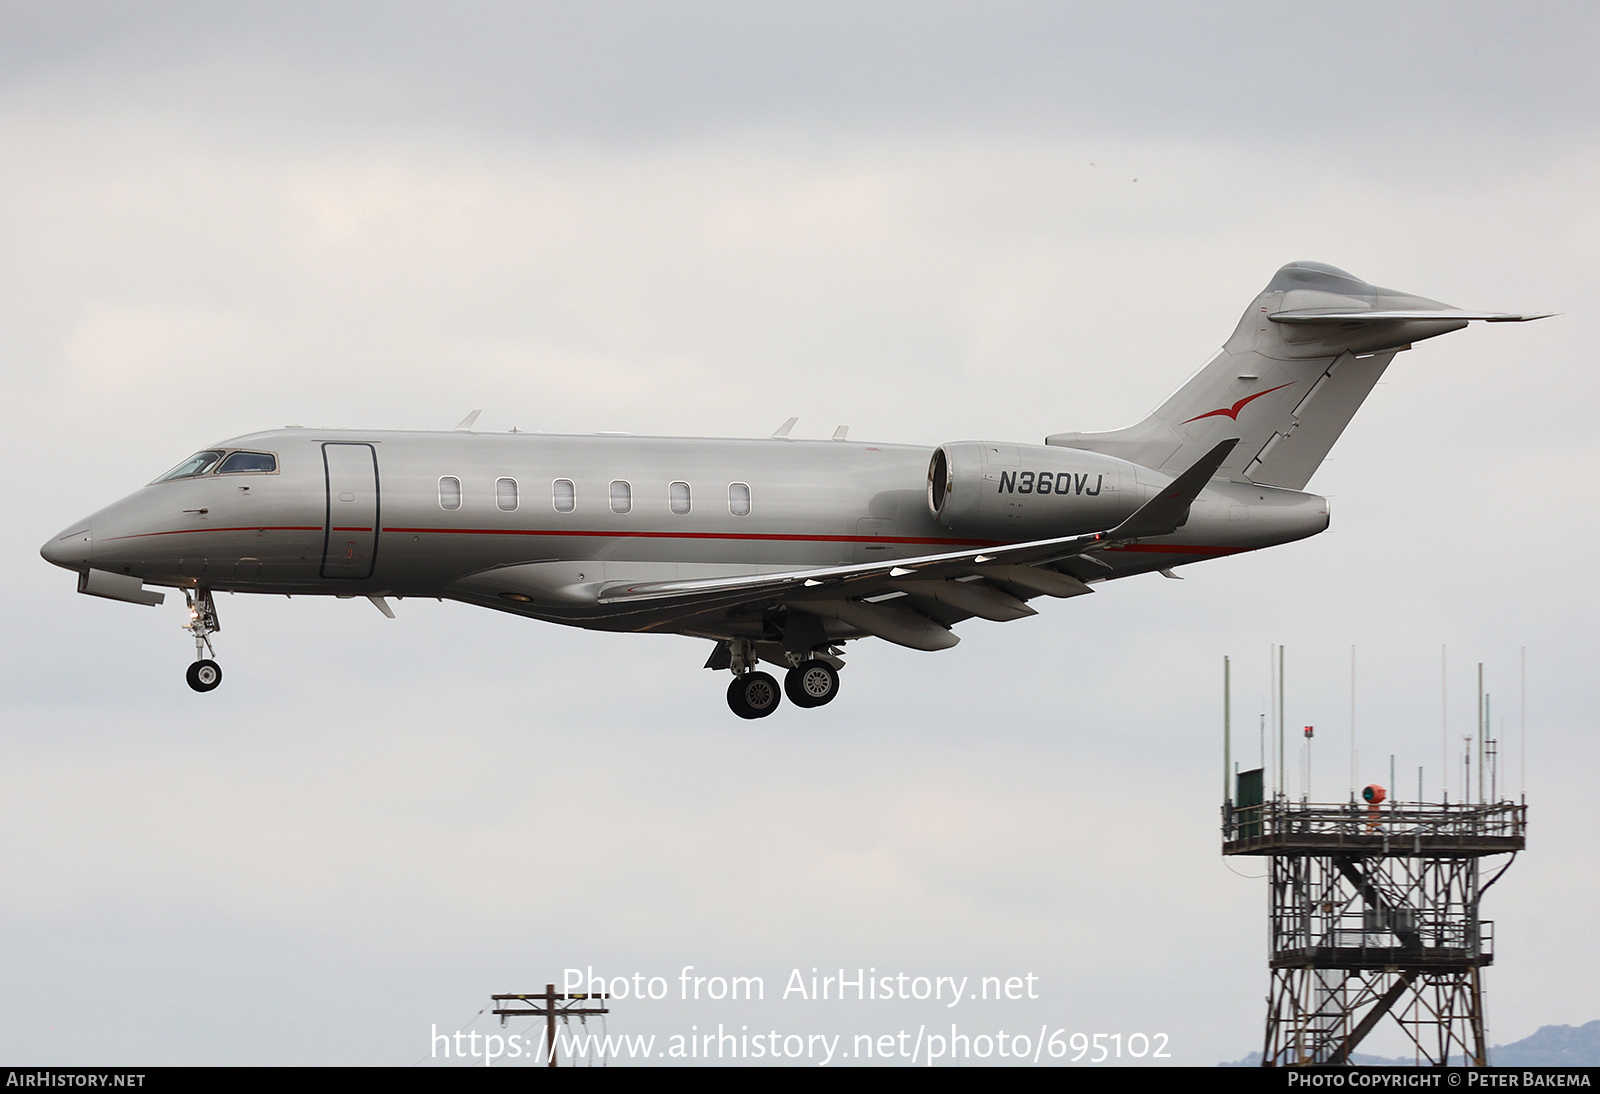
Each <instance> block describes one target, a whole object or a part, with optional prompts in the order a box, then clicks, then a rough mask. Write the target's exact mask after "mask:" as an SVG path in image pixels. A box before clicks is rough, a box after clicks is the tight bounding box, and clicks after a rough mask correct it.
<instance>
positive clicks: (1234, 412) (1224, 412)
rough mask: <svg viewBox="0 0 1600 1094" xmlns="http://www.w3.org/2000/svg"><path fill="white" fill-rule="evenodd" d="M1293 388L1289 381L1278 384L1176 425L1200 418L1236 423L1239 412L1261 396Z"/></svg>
mask: <svg viewBox="0 0 1600 1094" xmlns="http://www.w3.org/2000/svg"><path fill="white" fill-rule="evenodd" d="M1293 386H1294V381H1293V380H1290V381H1289V382H1288V383H1287V384H1279V385H1278V386H1277V387H1269V388H1267V390H1265V391H1258V392H1256V393H1255V394H1254V395H1246V396H1245V397H1244V398H1243V399H1240V400H1239V401H1238V402H1237V403H1234V404H1233V405H1232V406H1225V407H1223V408H1222V409H1221V410H1208V411H1206V412H1205V413H1204V414H1196V415H1195V416H1194V417H1193V418H1190V419H1189V420H1188V421H1185V422H1179V423H1178V424H1179V425H1188V424H1189V422H1198V421H1199V420H1200V419H1201V418H1216V417H1225V418H1232V419H1233V420H1234V421H1236V422H1237V421H1238V420H1239V411H1241V410H1243V409H1244V408H1245V407H1247V406H1249V405H1250V404H1251V403H1253V402H1255V401H1256V400H1257V399H1259V398H1261V396H1263V395H1271V394H1272V393H1273V392H1274V391H1282V390H1283V389H1284V388H1286V387H1293Z"/></svg>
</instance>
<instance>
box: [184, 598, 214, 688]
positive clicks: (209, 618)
mask: <svg viewBox="0 0 1600 1094" xmlns="http://www.w3.org/2000/svg"><path fill="white" fill-rule="evenodd" d="M183 602H184V603H185V604H186V605H188V608H189V622H187V623H185V624H184V625H183V629H184V630H186V631H188V632H189V633H190V634H192V635H194V664H192V665H190V666H189V671H188V672H187V673H185V674H184V678H185V679H186V680H188V681H189V686H190V687H191V688H193V689H194V690H195V691H211V690H212V689H214V688H215V687H216V686H217V685H218V684H220V683H222V666H221V665H219V664H217V663H216V661H214V660H212V658H214V657H216V656H217V651H216V650H215V649H214V648H213V647H212V645H211V636H212V635H213V634H216V633H217V632H218V631H220V630H221V629H222V626H221V624H219V623H218V622H217V605H216V604H215V603H214V602H213V601H212V599H211V590H210V589H196V590H194V592H192V593H191V592H190V591H189V590H188V589H185V590H183ZM208 653H209V654H210V655H211V657H207V656H205V655H206V654H208Z"/></svg>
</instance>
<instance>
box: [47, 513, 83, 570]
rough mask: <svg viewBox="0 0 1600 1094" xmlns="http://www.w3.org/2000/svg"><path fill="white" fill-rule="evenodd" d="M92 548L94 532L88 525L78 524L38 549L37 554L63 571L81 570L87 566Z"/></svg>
mask: <svg viewBox="0 0 1600 1094" xmlns="http://www.w3.org/2000/svg"><path fill="white" fill-rule="evenodd" d="M93 547H94V531H93V530H92V529H91V528H90V526H89V525H88V524H80V525H78V526H76V527H74V528H73V529H72V530H71V531H67V532H62V533H61V534H60V535H59V536H56V537H55V538H54V539H52V540H50V541H49V542H47V543H46V544H45V545H44V546H43V547H41V548H39V554H40V555H41V556H42V557H43V558H44V560H45V561H46V562H48V563H50V564H51V565H53V566H60V567H61V568H62V569H64V570H81V569H83V568H84V567H85V566H87V565H89V553H90V551H91V549H92V548H93Z"/></svg>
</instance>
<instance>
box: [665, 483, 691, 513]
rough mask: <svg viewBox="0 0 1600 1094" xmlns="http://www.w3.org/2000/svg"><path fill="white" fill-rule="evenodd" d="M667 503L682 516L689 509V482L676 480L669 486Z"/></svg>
mask: <svg viewBox="0 0 1600 1094" xmlns="http://www.w3.org/2000/svg"><path fill="white" fill-rule="evenodd" d="M667 504H668V505H669V506H671V508H672V511H673V512H674V513H677V514H678V515H679V516H680V517H681V516H682V515H683V514H685V513H687V512H688V511H689V484H688V483H686V482H675V483H673V484H672V485H671V486H669V487H667Z"/></svg>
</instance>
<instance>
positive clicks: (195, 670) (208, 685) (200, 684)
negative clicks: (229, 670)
mask: <svg viewBox="0 0 1600 1094" xmlns="http://www.w3.org/2000/svg"><path fill="white" fill-rule="evenodd" d="M185 676H186V678H187V679H188V681H189V686H190V687H192V688H194V690H196V691H211V690H212V689H214V688H215V687H216V686H217V685H218V684H220V683H222V666H221V665H219V664H217V663H216V662H215V661H196V662H195V663H194V664H192V665H190V666H189V671H188V672H187V673H186V674H185Z"/></svg>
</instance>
